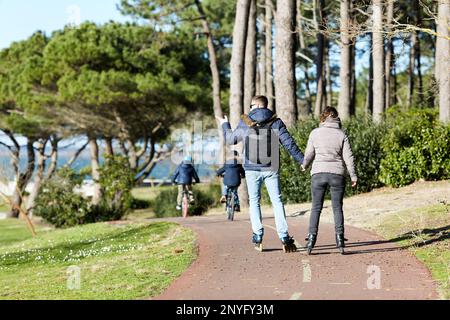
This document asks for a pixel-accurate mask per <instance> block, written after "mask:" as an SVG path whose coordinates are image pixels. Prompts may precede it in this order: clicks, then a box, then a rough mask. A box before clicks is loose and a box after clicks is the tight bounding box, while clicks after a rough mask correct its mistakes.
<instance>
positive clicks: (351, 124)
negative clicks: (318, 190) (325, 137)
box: [263, 116, 385, 203]
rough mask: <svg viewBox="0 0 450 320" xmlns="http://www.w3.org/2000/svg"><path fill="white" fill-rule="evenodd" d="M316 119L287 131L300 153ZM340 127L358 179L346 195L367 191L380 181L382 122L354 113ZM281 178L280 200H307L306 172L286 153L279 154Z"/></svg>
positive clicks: (308, 187)
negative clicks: (380, 123) (344, 134)
mask: <svg viewBox="0 0 450 320" xmlns="http://www.w3.org/2000/svg"><path fill="white" fill-rule="evenodd" d="M318 125H319V122H318V121H317V120H314V119H308V120H303V121H300V122H299V123H298V124H297V125H296V126H295V127H294V128H292V129H291V130H290V132H291V134H292V136H293V137H294V139H295V141H296V142H297V144H298V146H299V147H300V149H301V150H302V151H303V152H304V151H305V150H306V146H307V143H308V139H309V135H310V134H311V131H313V130H314V129H315V128H317V127H318ZM343 128H344V130H345V131H346V132H347V135H348V136H349V139H350V143H351V145H352V150H353V155H354V157H355V167H356V172H357V175H358V178H359V186H358V188H357V189H356V190H354V189H352V188H351V186H350V179H347V181H348V186H347V188H346V195H347V196H348V195H352V194H355V193H359V192H368V191H370V190H372V189H373V188H376V187H379V186H381V185H382V184H381V183H380V181H379V180H378V175H379V168H380V162H381V159H382V157H383V151H382V148H381V139H382V137H383V135H384V132H385V126H384V125H377V124H375V123H373V122H372V120H371V119H370V118H368V117H365V116H357V117H353V118H352V119H350V120H348V121H345V122H344V123H343ZM280 175H281V181H282V186H281V189H282V194H283V199H284V200H285V201H286V202H287V203H299V202H306V201H311V177H310V173H309V172H307V173H305V172H302V171H301V169H300V167H299V165H298V164H297V163H296V162H295V161H294V159H292V157H291V156H290V155H289V154H288V153H287V152H286V151H284V150H283V151H282V153H281V170H280ZM263 199H264V202H266V203H267V202H268V196H267V192H266V191H264V192H263Z"/></svg>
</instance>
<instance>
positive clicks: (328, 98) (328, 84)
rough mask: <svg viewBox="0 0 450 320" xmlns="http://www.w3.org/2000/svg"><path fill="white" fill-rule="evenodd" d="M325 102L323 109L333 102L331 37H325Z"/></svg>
mask: <svg viewBox="0 0 450 320" xmlns="http://www.w3.org/2000/svg"><path fill="white" fill-rule="evenodd" d="M325 88H326V90H325V96H326V99H325V103H324V104H323V105H322V106H323V109H325V108H326V107H328V106H331V105H332V104H333V82H332V80H331V64H330V39H329V38H328V37H326V38H325Z"/></svg>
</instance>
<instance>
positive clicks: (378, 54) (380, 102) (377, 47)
mask: <svg viewBox="0 0 450 320" xmlns="http://www.w3.org/2000/svg"><path fill="white" fill-rule="evenodd" d="M372 7H373V35H372V36H373V120H374V121H375V122H380V121H381V120H382V117H383V113H384V109H385V108H384V103H385V100H386V93H385V80H384V79H385V77H384V63H385V61H384V38H383V0H373V6H372Z"/></svg>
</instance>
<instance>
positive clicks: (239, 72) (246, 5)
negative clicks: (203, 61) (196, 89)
mask: <svg viewBox="0 0 450 320" xmlns="http://www.w3.org/2000/svg"><path fill="white" fill-rule="evenodd" d="M250 2H251V0H238V1H237V9H236V21H235V24H234V31H233V48H232V53H231V68H230V69H231V70H230V71H231V75H230V77H231V79H230V122H231V126H232V127H233V128H235V127H236V126H237V125H238V123H239V121H240V119H241V115H242V113H243V111H244V107H243V103H244V101H243V99H244V96H243V93H244V62H245V45H246V40H247V28H248V16H249V11H250Z"/></svg>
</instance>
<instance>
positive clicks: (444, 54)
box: [436, 0, 450, 123]
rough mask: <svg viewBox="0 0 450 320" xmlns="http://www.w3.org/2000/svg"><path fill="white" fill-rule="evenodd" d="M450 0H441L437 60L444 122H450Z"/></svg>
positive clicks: (439, 5) (441, 111) (440, 114)
mask: <svg viewBox="0 0 450 320" xmlns="http://www.w3.org/2000/svg"><path fill="white" fill-rule="evenodd" d="M449 25H450V0H439V4H438V22H437V34H438V36H437V40H436V60H437V61H436V62H437V65H438V66H439V69H438V70H436V74H437V75H438V77H437V81H438V84H439V118H440V120H441V121H443V122H444V123H449V122H450V72H449V70H450V39H449V37H450V31H449Z"/></svg>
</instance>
